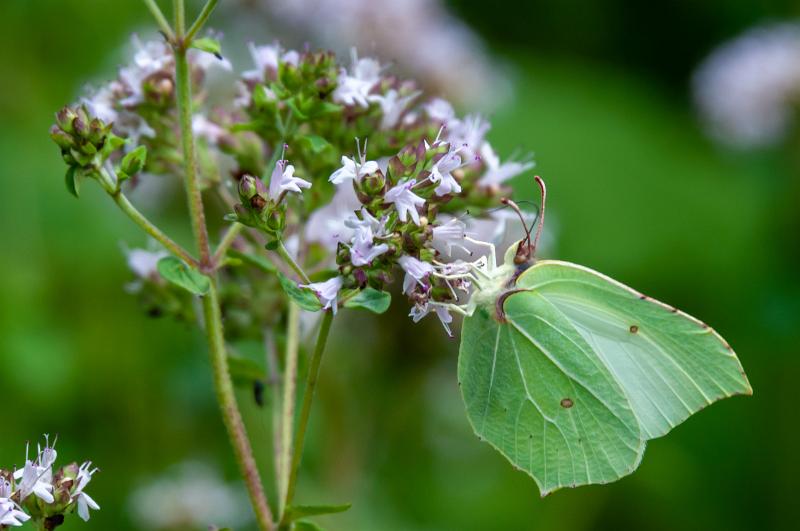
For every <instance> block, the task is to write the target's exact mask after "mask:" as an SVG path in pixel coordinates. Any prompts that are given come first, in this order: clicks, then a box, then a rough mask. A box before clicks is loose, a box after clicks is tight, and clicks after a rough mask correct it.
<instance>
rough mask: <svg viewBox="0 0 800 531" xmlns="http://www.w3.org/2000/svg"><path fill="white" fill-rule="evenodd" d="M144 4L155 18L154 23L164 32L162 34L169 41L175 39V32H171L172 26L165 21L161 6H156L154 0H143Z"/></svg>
mask: <svg viewBox="0 0 800 531" xmlns="http://www.w3.org/2000/svg"><path fill="white" fill-rule="evenodd" d="M143 1H144V5H146V6H147V9H149V10H150V13H152V14H153V18H154V19H156V24H158V27H159V29H160V30H161V32H162V33H163V34H164V36H165V37H166V38H167V40H169V41H170V42H172V41H174V40H175V33H173V31H172V28H171V27H170V25H169V22H167V17H165V16H164V13H163V12H162V11H161V8H159V7H158V4H156V2H155V0H143Z"/></svg>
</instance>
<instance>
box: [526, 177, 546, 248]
mask: <svg viewBox="0 0 800 531" xmlns="http://www.w3.org/2000/svg"><path fill="white" fill-rule="evenodd" d="M534 179H535V180H536V184H538V185H539V190H540V191H541V193H542V207H541V209H540V211H539V215H538V216H537V219H536V222H538V223H539V225H538V226H537V227H536V235H535V236H534V237H533V245H532V246H531V256H536V246H537V245H538V244H539V238H540V237H541V236H542V229H543V228H544V207H545V205H546V204H547V186H545V184H544V180H543V179H542V178H541V177H539V176H538V175H537V176H536V177H534ZM531 228H533V227H531ZM528 238H530V232H529V233H528Z"/></svg>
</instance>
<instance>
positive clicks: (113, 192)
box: [99, 168, 198, 269]
mask: <svg viewBox="0 0 800 531" xmlns="http://www.w3.org/2000/svg"><path fill="white" fill-rule="evenodd" d="M99 174H100V184H101V185H102V186H103V189H105V191H106V192H107V193H108V195H110V196H111V198H112V199H113V200H114V202H115V203H116V204H117V206H118V207H119V208H120V210H122V211H123V212H125V214H127V216H128V217H129V218H131V219H132V220H133V221H134V223H136V224H137V225H139V226H140V227H141V228H142V229H144V231H145V232H146V233H147V234H149V235H150V236H152V237H153V238H154V239H155V240H156V241H158V242H159V243H160V244H161V245H163V246H164V247H165V248H166V249H167V250H168V251H169V252H171V253H172V254H174V255H175V256H177V257H178V258H180V259H181V260H183V261H184V262H186V263H187V264H188V265H189V266H190V267H193V268H195V269H197V267H198V263H197V260H196V259H195V258H193V257H192V255H190V254H189V252H188V251H187V250H186V249H184V248H183V247H181V246H180V245H179V244H177V243H175V242H174V241H173V240H172V239H171V238H170V237H169V236H167V235H166V234H164V233H163V232H162V231H161V230H160V229H159V228H158V227H156V226H155V225H153V223H152V222H151V221H150V220H149V219H147V218H146V217H145V216H144V214H142V213H141V212H139V211H138V210H137V209H136V207H135V206H133V204H132V203H131V202H130V201H129V200H128V198H127V197H125V194H123V193H122V190H121V189H120V188H119V186H118V185H117V183H116V182H115V181H114V179H113V178H112V177H111V175H109V173H108V171H107V170H106V169H104V168H103V169H101V170H100V172H99Z"/></svg>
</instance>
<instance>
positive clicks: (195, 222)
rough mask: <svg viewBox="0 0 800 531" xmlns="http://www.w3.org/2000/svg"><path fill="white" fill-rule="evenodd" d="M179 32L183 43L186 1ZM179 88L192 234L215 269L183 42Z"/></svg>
mask: <svg viewBox="0 0 800 531" xmlns="http://www.w3.org/2000/svg"><path fill="white" fill-rule="evenodd" d="M173 4H174V6H175V31H176V33H177V36H178V40H179V41H180V40H181V39H183V0H175V1H174V2H173ZM175 84H176V88H177V91H178V115H179V119H180V128H181V141H182V144H183V161H184V169H185V175H184V182H185V184H186V196H187V199H188V202H189V213H190V215H191V218H192V231H193V232H194V237H195V242H196V244H197V247H198V250H199V253H200V265H201V267H202V268H204V269H210V268H211V251H210V249H209V245H208V229H207V228H206V216H205V212H204V210H203V197H202V194H201V192H200V184H199V182H198V177H197V160H196V159H195V153H194V134H193V133H192V88H191V82H190V80H189V62H188V61H187V60H186V47H185V46H184V44H183V42H180V44H179V45H177V46H175Z"/></svg>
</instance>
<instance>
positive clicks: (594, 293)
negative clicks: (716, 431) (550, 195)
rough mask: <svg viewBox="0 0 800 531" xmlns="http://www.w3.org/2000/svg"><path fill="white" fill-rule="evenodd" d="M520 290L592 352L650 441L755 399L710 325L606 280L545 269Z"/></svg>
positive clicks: (530, 274) (585, 272) (553, 266)
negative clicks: (708, 412)
mask: <svg viewBox="0 0 800 531" xmlns="http://www.w3.org/2000/svg"><path fill="white" fill-rule="evenodd" d="M517 287H518V288H527V289H530V290H532V293H535V294H537V295H538V296H540V297H541V298H543V299H544V300H546V301H547V302H548V303H549V304H550V305H551V307H552V308H553V310H554V311H556V312H558V313H559V314H560V315H561V316H562V317H563V318H564V320H565V321H566V322H568V323H569V325H570V327H571V328H572V329H573V330H575V331H577V332H578V333H579V334H580V335H581V337H582V338H583V339H584V340H585V342H586V343H587V344H589V345H590V346H591V349H592V351H593V353H594V355H595V357H596V359H597V360H598V361H599V362H601V363H602V364H603V365H604V366H606V367H607V368H608V369H609V370H610V371H611V373H612V374H613V376H614V378H615V380H616V381H617V382H618V383H619V384H620V385H621V386H622V388H623V389H624V391H625V394H626V396H627V398H628V400H629V401H630V404H631V407H632V408H633V410H634V412H635V413H636V416H637V418H638V420H639V424H640V425H641V427H642V431H643V433H644V436H645V437H646V438H648V439H652V438H655V437H659V436H661V435H664V434H665V433H667V432H668V431H669V430H670V429H672V428H673V427H674V426H676V425H678V424H680V423H681V422H683V421H684V420H686V418H687V417H689V416H690V415H692V414H693V413H695V412H697V411H699V410H700V409H702V408H703V407H705V406H707V405H708V404H711V403H712V402H714V401H716V400H719V399H721V398H725V397H728V396H732V395H735V394H749V393H750V392H751V390H750V385H749V383H748V381H747V378H746V376H745V375H744V371H743V370H742V366H741V364H740V363H739V360H738V359H737V358H736V355H735V354H734V353H733V350H731V348H730V346H729V345H728V344H727V343H726V342H725V341H724V340H723V339H722V338H721V337H720V336H719V335H718V334H716V333H715V332H714V331H713V330H712V329H711V328H710V327H709V326H708V325H706V324H704V323H702V322H700V321H698V320H697V319H694V318H693V317H690V316H688V315H686V314H684V313H683V312H680V311H678V310H676V309H675V308H672V307H670V306H667V305H665V304H663V303H660V302H657V301H655V300H653V299H651V298H648V297H645V296H644V295H641V294H640V293H638V292H636V291H634V290H632V289H631V288H628V287H627V286H625V285H623V284H620V283H619V282H616V281H614V280H612V279H610V278H608V277H605V276H603V275H601V274H600V273H597V272H595V271H592V270H590V269H588V268H585V267H581V266H578V265H575V264H570V263H568V262H557V261H541V262H539V263H537V264H536V265H535V266H533V267H531V268H530V269H528V270H527V271H526V272H525V273H523V274H522V275H521V276H520V277H519V278H518V279H517Z"/></svg>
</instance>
